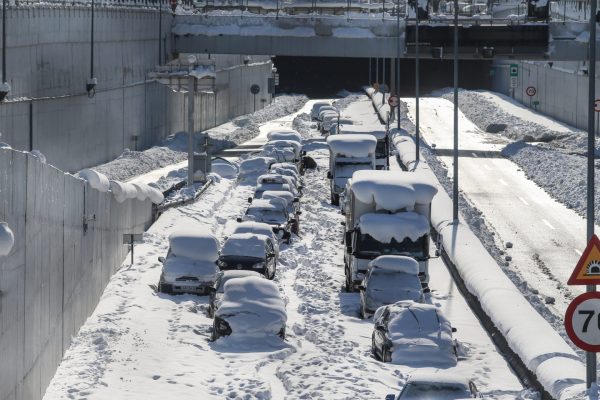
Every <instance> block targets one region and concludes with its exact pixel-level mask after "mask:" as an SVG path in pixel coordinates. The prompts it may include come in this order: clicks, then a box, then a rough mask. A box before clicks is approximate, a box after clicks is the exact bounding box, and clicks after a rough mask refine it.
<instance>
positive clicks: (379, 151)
mask: <svg viewBox="0 0 600 400" xmlns="http://www.w3.org/2000/svg"><path fill="white" fill-rule="evenodd" d="M385 150H386V146H385V141H377V147H376V148H375V158H385V157H387V156H388V155H387V152H386V151H385Z"/></svg>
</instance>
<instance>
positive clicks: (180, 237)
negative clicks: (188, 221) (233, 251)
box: [169, 228, 219, 262]
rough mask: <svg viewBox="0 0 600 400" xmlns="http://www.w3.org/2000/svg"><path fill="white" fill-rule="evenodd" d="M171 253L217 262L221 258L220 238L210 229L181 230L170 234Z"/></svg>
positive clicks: (177, 255)
mask: <svg viewBox="0 0 600 400" xmlns="http://www.w3.org/2000/svg"><path fill="white" fill-rule="evenodd" d="M169 245H170V249H171V253H172V254H173V255H175V256H176V257H185V258H189V259H192V260H199V261H211V262H216V261H217V259H218V258H219V240H218V239H217V238H216V237H214V236H213V234H212V233H210V232H209V231H208V230H203V229H202V228H198V229H195V230H181V231H177V232H173V233H172V234H171V235H170V236H169Z"/></svg>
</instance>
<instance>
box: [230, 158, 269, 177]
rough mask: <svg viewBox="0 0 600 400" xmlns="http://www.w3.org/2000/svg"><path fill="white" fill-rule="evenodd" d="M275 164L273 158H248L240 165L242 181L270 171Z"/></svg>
mask: <svg viewBox="0 0 600 400" xmlns="http://www.w3.org/2000/svg"><path fill="white" fill-rule="evenodd" d="M274 162H275V159H273V158H272V157H254V158H248V159H246V160H244V161H242V162H241V163H240V166H239V168H240V172H239V178H240V179H246V178H247V179H252V177H253V176H255V175H257V174H258V175H260V174H264V173H266V172H268V171H269V167H270V166H271V164H273V163H274Z"/></svg>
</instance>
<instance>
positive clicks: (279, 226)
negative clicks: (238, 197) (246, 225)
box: [238, 199, 295, 243]
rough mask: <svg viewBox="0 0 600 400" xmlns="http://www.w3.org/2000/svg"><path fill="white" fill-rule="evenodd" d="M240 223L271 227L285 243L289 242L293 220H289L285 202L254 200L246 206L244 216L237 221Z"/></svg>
mask: <svg viewBox="0 0 600 400" xmlns="http://www.w3.org/2000/svg"><path fill="white" fill-rule="evenodd" d="M242 221H255V222H264V223H266V224H269V225H271V226H272V227H273V231H275V233H276V234H277V233H280V232H283V233H280V234H281V235H282V238H283V240H284V241H285V242H287V243H289V242H290V233H291V232H292V225H293V224H294V222H295V221H294V218H290V214H289V213H288V211H287V205H286V204H285V202H283V201H282V202H275V201H273V199H271V200H262V199H256V200H253V201H252V204H250V206H248V209H247V210H246V214H244V216H243V217H241V218H239V219H238V222H242Z"/></svg>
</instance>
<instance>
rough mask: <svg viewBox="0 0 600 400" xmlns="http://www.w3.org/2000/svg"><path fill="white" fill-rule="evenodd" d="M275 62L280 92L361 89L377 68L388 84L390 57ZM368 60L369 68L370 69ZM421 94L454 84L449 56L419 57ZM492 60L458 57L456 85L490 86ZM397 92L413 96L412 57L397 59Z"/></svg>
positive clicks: (324, 93) (326, 93)
mask: <svg viewBox="0 0 600 400" xmlns="http://www.w3.org/2000/svg"><path fill="white" fill-rule="evenodd" d="M274 62H275V66H276V67H277V70H278V72H279V77H280V80H279V87H278V89H277V90H278V92H280V93H304V94H306V95H308V96H309V97H311V98H324V97H335V96H336V93H338V92H339V91H341V90H344V89H345V90H349V91H360V90H361V88H362V87H363V86H364V85H366V84H367V83H368V82H369V72H370V78H371V83H374V82H376V76H377V73H376V70H377V67H378V69H379V74H378V76H379V82H383V76H384V65H385V83H387V84H388V85H389V84H390V64H391V63H390V59H386V60H385V62H384V60H383V59H379V62H377V61H376V60H375V59H374V58H372V59H370V60H369V59H368V58H341V57H276V58H275V59H274ZM369 62H370V63H371V68H370V69H369ZM420 66H421V68H420V88H421V94H426V93H429V92H431V91H433V90H438V89H442V88H444V87H452V86H453V62H452V60H432V59H422V60H420ZM491 70H492V62H491V61H488V60H485V61H484V60H461V61H459V86H460V87H461V88H465V89H490V88H491V81H492V76H491V75H490V73H491V72H490V71H491ZM400 75H401V78H402V79H401V81H400V93H401V95H402V96H414V93H415V60H414V59H403V60H402V61H401V62H400ZM392 89H393V88H392Z"/></svg>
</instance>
